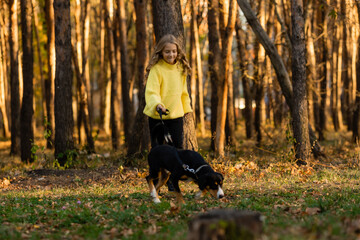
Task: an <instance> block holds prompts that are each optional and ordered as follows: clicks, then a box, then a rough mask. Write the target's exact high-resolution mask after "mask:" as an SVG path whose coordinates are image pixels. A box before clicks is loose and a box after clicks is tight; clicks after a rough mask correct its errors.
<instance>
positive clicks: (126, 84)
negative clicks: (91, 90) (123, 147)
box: [116, 0, 134, 147]
mask: <svg viewBox="0 0 360 240" xmlns="http://www.w3.org/2000/svg"><path fill="white" fill-rule="evenodd" d="M116 2H117V7H118V16H119V29H118V30H119V32H120V39H119V40H120V52H121V92H122V102H123V117H124V133H125V143H126V144H127V147H128V141H129V138H130V135H131V129H132V123H133V121H134V108H133V104H132V102H131V100H130V93H129V88H130V80H131V76H130V70H129V64H130V63H129V57H128V53H127V49H128V47H127V33H126V16H125V3H124V0H116Z"/></svg>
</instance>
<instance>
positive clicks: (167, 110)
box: [157, 109, 174, 145]
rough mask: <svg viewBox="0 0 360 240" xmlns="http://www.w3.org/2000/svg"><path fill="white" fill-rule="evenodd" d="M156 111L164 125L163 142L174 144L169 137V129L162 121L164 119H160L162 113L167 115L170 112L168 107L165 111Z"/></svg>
mask: <svg viewBox="0 0 360 240" xmlns="http://www.w3.org/2000/svg"><path fill="white" fill-rule="evenodd" d="M157 112H158V113H159V115H160V120H161V124H162V125H163V126H164V139H165V142H166V143H167V144H171V145H174V143H173V140H172V138H171V135H170V133H169V129H168V128H167V127H166V125H165V123H164V121H163V119H162V115H163V114H164V115H165V116H166V115H168V114H169V113H170V111H169V109H166V111H165V112H163V111H162V110H161V109H158V110H157Z"/></svg>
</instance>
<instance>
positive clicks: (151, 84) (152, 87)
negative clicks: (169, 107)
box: [144, 68, 164, 116]
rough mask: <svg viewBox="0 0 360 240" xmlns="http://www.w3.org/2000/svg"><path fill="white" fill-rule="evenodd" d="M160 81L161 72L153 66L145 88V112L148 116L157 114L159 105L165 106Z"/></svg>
mask: <svg viewBox="0 0 360 240" xmlns="http://www.w3.org/2000/svg"><path fill="white" fill-rule="evenodd" d="M160 81H161V79H160V74H159V73H158V71H157V70H156V69H155V68H152V69H151V70H150V73H149V76H148V79H147V83H146V89H145V101H146V108H145V110H144V113H145V114H147V115H148V116H154V115H156V107H157V105H159V104H161V105H163V106H164V104H163V103H162V102H161V96H160Z"/></svg>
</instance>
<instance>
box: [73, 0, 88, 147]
mask: <svg viewBox="0 0 360 240" xmlns="http://www.w3.org/2000/svg"><path fill="white" fill-rule="evenodd" d="M74 12H75V14H74V15H75V17H74V18H75V43H76V45H75V46H76V50H75V51H76V54H75V55H76V56H77V59H76V61H77V64H78V67H79V70H80V75H82V74H83V72H82V70H83V60H82V57H83V47H82V43H83V40H82V39H83V34H82V32H81V29H82V26H81V25H82V14H81V12H82V8H81V1H80V0H76V1H75V11H74ZM73 62H74V61H73ZM75 73H76V72H75ZM76 75H77V74H75V76H76ZM76 86H77V91H76V93H77V96H76V101H77V108H76V109H77V112H76V113H75V114H76V116H77V118H76V125H77V131H78V143H79V144H80V145H84V144H85V138H86V137H85V135H86V133H85V126H84V125H83V114H82V112H83V109H82V107H83V106H84V105H83V104H82V103H81V90H80V88H81V82H77V84H76Z"/></svg>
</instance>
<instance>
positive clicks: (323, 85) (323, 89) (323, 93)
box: [318, 6, 328, 141]
mask: <svg viewBox="0 0 360 240" xmlns="http://www.w3.org/2000/svg"><path fill="white" fill-rule="evenodd" d="M318 14H319V21H318V22H319V23H320V26H322V28H321V34H322V37H321V39H320V42H319V48H318V49H320V51H321V54H319V55H318V56H319V58H320V59H319V62H320V64H319V66H320V71H319V72H320V74H321V76H322V79H321V82H320V109H319V140H320V141H323V140H325V136H324V131H325V130H326V98H327V82H328V74H327V71H328V69H327V64H326V63H327V57H328V56H327V55H328V49H327V44H326V41H327V39H326V38H327V20H326V19H327V18H326V8H325V6H319V8H318Z"/></svg>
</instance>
